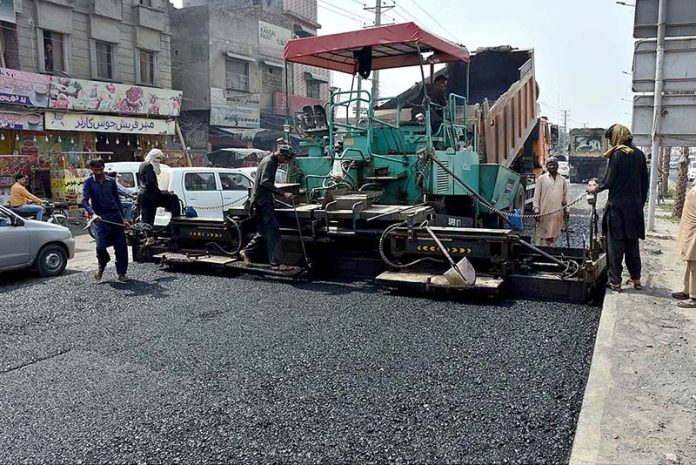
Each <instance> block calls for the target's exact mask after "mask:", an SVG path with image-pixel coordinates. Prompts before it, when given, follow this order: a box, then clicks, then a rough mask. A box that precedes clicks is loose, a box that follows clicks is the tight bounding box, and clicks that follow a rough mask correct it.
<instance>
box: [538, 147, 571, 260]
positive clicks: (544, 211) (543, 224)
mask: <svg viewBox="0 0 696 465" xmlns="http://www.w3.org/2000/svg"><path fill="white" fill-rule="evenodd" d="M567 204H568V181H566V180H565V178H564V177H563V176H561V175H560V174H558V161H557V160H556V159H555V158H553V157H552V158H549V159H548V160H547V161H546V173H544V174H542V175H541V176H539V179H538V180H537V183H536V188H535V189H534V213H535V214H536V215H541V216H539V217H537V218H536V221H537V223H536V245H543V246H546V247H558V238H559V237H560V235H561V228H562V227H563V222H564V219H565V216H566V212H567V209H566V208H565V206H566V205H567Z"/></svg>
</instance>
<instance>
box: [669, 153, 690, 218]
mask: <svg viewBox="0 0 696 465" xmlns="http://www.w3.org/2000/svg"><path fill="white" fill-rule="evenodd" d="M688 170H689V147H682V148H681V157H679V172H678V174H677V187H676V192H675V194H674V210H672V215H674V216H676V217H679V218H681V215H682V210H683V209H684V200H685V199H686V184H687V181H688V179H687V173H688Z"/></svg>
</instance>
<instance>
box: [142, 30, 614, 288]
mask: <svg viewBox="0 0 696 465" xmlns="http://www.w3.org/2000/svg"><path fill="white" fill-rule="evenodd" d="M469 59H470V55H469V52H468V50H467V49H466V48H465V47H464V46H461V45H456V44H453V43H451V42H448V41H446V40H443V39H441V38H439V37H437V36H435V35H433V34H430V33H428V32H426V31H424V30H423V29H421V28H420V27H418V26H417V25H416V24H414V23H405V24H397V25H390V26H382V27H375V28H370V29H364V30H359V31H353V32H346V33H340V34H333V35H326V36H319V37H310V38H303V39H295V40H291V41H289V42H288V43H287V45H286V47H285V61H286V88H287V79H288V78H287V76H288V75H289V74H290V72H289V71H290V70H289V68H290V66H291V65H292V64H300V65H309V66H315V67H321V68H325V69H330V70H333V71H339V72H345V73H348V74H351V75H352V76H353V78H354V79H353V82H354V85H353V86H352V88H351V90H349V91H338V92H333V93H332V94H331V96H330V100H329V102H328V103H327V104H326V105H325V106H308V107H305V108H303V109H302V111H298V112H296V113H295V114H290V111H288V113H287V116H286V125H285V138H286V141H289V140H290V138H291V137H295V138H297V137H298V136H299V138H300V139H301V143H300V145H301V147H302V151H303V152H305V153H306V155H303V156H298V157H296V158H295V159H294V161H293V162H292V163H291V164H290V165H289V166H288V168H287V172H288V183H287V184H285V185H284V186H283V187H284V188H286V189H290V190H292V191H293V192H294V193H296V194H297V198H296V199H297V202H296V203H292V204H287V203H285V204H283V203H282V202H280V203H279V204H278V205H277V208H276V213H277V216H278V220H279V223H280V225H281V232H282V236H283V248H284V254H285V260H286V261H287V262H288V264H291V265H293V266H292V267H291V269H290V270H287V271H283V272H278V271H273V270H271V269H270V267H268V266H263V265H252V266H250V265H246V264H244V263H243V262H242V261H241V260H240V259H239V257H238V255H237V252H238V251H239V250H240V248H241V247H242V246H243V244H245V243H246V241H248V239H249V237H250V236H251V235H252V234H253V233H254V232H255V225H254V220H253V216H251V215H250V212H249V209H248V208H240V209H231V210H227V211H226V212H225V217H224V218H221V219H220V220H219V221H214V220H203V219H197V218H183V217H182V218H173V219H172V223H171V228H172V231H173V234H172V237H168V238H164V239H162V240H161V241H159V243H158V244H157V245H155V246H151V247H147V248H142V247H141V246H140V244H141V242H140V241H139V240H137V238H136V240H135V241H134V244H135V245H134V252H135V255H136V256H138V257H149V258H156V259H159V260H161V261H162V262H163V263H167V264H197V265H205V266H217V267H220V268H224V269H229V270H238V271H241V272H245V273H246V272H249V273H261V274H265V275H275V276H278V277H284V278H297V277H299V276H307V275H308V276H318V277H321V278H326V277H328V276H341V277H345V276H360V277H367V278H372V279H375V280H376V282H377V283H378V284H380V285H382V286H385V287H388V288H411V289H420V290H429V291H469V292H471V291H484V292H491V293H498V292H500V291H503V290H506V291H507V292H508V293H509V294H512V295H517V296H524V297H533V298H548V299H553V300H568V301H585V300H587V299H588V298H589V297H590V296H592V295H593V293H594V292H595V290H597V289H600V288H602V287H603V283H602V282H601V281H602V278H603V276H604V269H605V264H606V257H605V253H604V245H603V244H604V243H603V238H602V237H600V235H599V234H598V229H597V215H596V211H595V210H594V209H593V215H592V221H591V224H590V227H589V230H590V239H589V241H588V242H587V243H586V245H585V247H581V248H564V249H551V248H540V247H535V246H534V245H532V244H531V243H530V240H529V238H525V237H523V236H521V235H520V233H519V232H518V231H516V230H515V229H514V228H512V227H511V225H512V224H514V223H515V221H520V220H519V213H518V214H517V216H516V215H515V214H514V213H513V211H514V210H515V207H518V208H519V207H520V199H519V193H520V192H521V190H522V187H521V177H520V174H518V173H516V172H515V171H513V170H512V169H510V168H508V167H506V166H504V165H503V164H497V163H483V162H482V156H481V154H480V153H479V152H477V150H476V148H477V147H479V146H480V145H481V144H479V143H478V141H477V140H476V139H477V137H479V136H478V135H479V134H480V131H479V130H478V129H479V128H477V127H476V124H477V123H476V122H475V121H474V122H473V123H472V121H471V120H468V119H467V101H466V96H465V95H457V94H453V93H451V94H449V95H448V96H447V105H446V106H440V105H438V104H436V103H434V102H433V101H431V99H430V96H429V95H428V89H429V88H430V86H428V85H426V78H425V70H426V69H427V68H428V67H430V76H433V74H434V73H433V67H434V66H435V65H437V64H442V63H453V62H460V63H467V62H468V61H469ZM407 66H416V67H420V69H421V76H422V80H423V92H422V93H421V94H420V96H419V100H418V101H417V102H416V105H410V106H411V107H412V108H413V107H414V106H415V109H412V110H411V111H408V112H405V111H402V110H403V109H405V108H406V107H407V106H409V104H410V103H412V102H400V101H398V98H395V97H385V98H380V101H375V100H374V99H373V98H372V96H371V95H370V92H369V91H367V90H361V89H359V86H357V85H355V83H356V78H357V76H362V77H363V78H366V77H368V76H369V75H370V73H371V72H373V71H376V70H384V69H391V68H401V67H407ZM356 87H357V88H356ZM387 100H389V101H391V103H392V105H395V106H396V111H394V112H392V114H391V116H390V117H386V116H382V115H381V114H380V112H379V111H377V110H376V108H378V105H379V103H380V102H381V101H387ZM517 105H520V103H519V102H518V103H517ZM363 110H364V111H363ZM409 115H410V116H409ZM512 129H514V128H512ZM523 204H524V199H522V205H523ZM518 212H519V211H518ZM463 265H466V266H463Z"/></svg>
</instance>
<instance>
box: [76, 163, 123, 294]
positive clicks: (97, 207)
mask: <svg viewBox="0 0 696 465" xmlns="http://www.w3.org/2000/svg"><path fill="white" fill-rule="evenodd" d="M89 167H90V169H91V170H92V175H91V176H90V177H88V178H87V179H86V180H85V183H84V186H83V187H82V207H83V208H84V209H85V210H86V211H87V213H88V214H89V216H90V219H91V221H93V222H94V225H93V230H94V238H95V240H96V242H97V261H98V263H99V265H98V268H97V271H95V272H94V279H96V280H97V281H101V279H102V276H103V275H104V269H105V268H106V264H107V263H109V261H110V260H111V257H110V256H109V252H108V251H107V248H108V247H110V246H113V248H114V252H115V253H116V273H117V274H118V280H119V282H122V283H125V282H127V281H128V277H127V276H126V272H127V271H128V244H127V243H126V233H125V229H126V228H129V227H130V223H128V220H126V219H125V218H124V217H123V205H122V204H121V200H120V198H119V196H118V187H117V186H116V180H115V179H113V178H110V177H108V176H106V175H105V174H104V160H102V159H101V158H98V159H95V160H90V162H89Z"/></svg>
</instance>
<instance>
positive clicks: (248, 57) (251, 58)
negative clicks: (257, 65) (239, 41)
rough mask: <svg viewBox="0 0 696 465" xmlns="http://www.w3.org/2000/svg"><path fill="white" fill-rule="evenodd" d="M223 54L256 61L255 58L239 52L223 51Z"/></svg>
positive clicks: (236, 58) (237, 58)
mask: <svg viewBox="0 0 696 465" xmlns="http://www.w3.org/2000/svg"><path fill="white" fill-rule="evenodd" d="M225 56H227V57H228V58H234V59H235V60H242V61H253V62H255V61H256V58H254V57H250V56H246V55H240V54H239V53H232V52H225Z"/></svg>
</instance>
